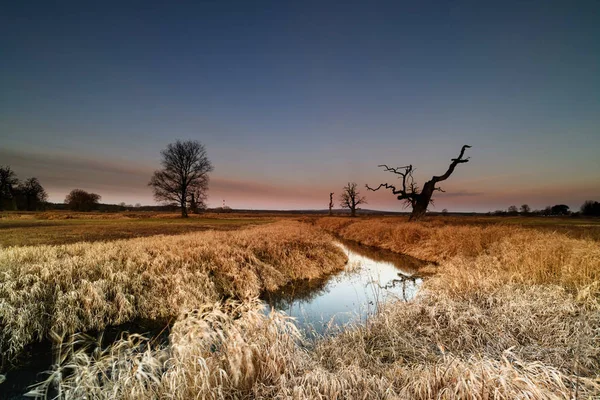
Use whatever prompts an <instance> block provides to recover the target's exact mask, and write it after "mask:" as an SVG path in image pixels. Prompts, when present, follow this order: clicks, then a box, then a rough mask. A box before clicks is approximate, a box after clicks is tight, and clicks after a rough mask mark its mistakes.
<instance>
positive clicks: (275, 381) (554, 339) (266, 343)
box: [55, 218, 600, 399]
mask: <svg viewBox="0 0 600 400" xmlns="http://www.w3.org/2000/svg"><path fill="white" fill-rule="evenodd" d="M316 224H317V225H318V226H321V227H323V228H326V229H327V230H329V231H330V232H335V233H337V234H339V235H340V236H342V237H344V238H347V239H352V240H356V241H360V242H362V243H365V244H369V245H374V246H378V247H382V248H387V249H391V250H394V251H397V252H403V253H407V254H411V255H413V256H417V257H420V258H426V259H429V260H436V261H438V263H439V264H438V265H437V266H434V265H430V266H429V267H427V269H429V270H430V271H435V272H436V275H435V276H433V277H431V278H428V279H427V280H426V281H425V284H424V286H423V289H422V290H421V292H420V294H419V295H418V296H417V298H416V299H415V300H413V301H412V302H409V303H395V304H387V305H386V306H384V307H383V308H382V309H381V312H380V313H379V314H378V315H377V316H375V317H374V318H372V319H370V320H369V321H368V323H367V324H366V325H364V326H356V327H354V328H353V329H348V330H346V331H345V332H343V333H341V334H339V335H337V336H335V337H330V338H323V339H321V340H319V341H317V342H315V343H312V344H309V346H306V345H307V343H304V342H302V339H301V338H299V337H298V334H297V332H296V331H295V330H294V328H293V326H291V325H290V321H288V320H287V319H286V318H284V317H283V316H282V315H280V314H271V315H268V316H267V315H264V314H262V313H261V312H260V311H259V310H258V308H257V307H258V305H257V304H255V303H253V302H251V301H246V302H244V303H241V304H240V303H236V304H231V303H230V304H225V305H219V304H215V303H214V302H213V303H210V305H205V306H203V307H199V306H196V307H194V308H196V311H193V312H188V313H182V314H180V315H179V319H178V322H177V324H176V326H175V327H174V330H173V333H172V334H171V337H170V344H169V345H168V346H166V347H164V348H160V349H153V348H150V347H148V345H147V341H144V340H142V339H140V338H139V337H137V336H132V337H130V338H128V339H126V340H123V341H119V342H116V343H114V344H112V345H111V346H109V347H108V348H106V349H105V350H104V351H97V352H95V353H90V352H82V351H79V352H75V353H74V354H72V355H71V356H70V357H68V358H67V359H66V360H65V361H63V362H61V360H58V361H59V362H57V367H56V369H55V371H56V372H57V373H56V374H55V376H56V377H58V372H61V371H63V369H62V368H61V366H63V367H66V366H69V368H72V370H73V371H74V373H73V374H72V375H70V376H65V375H62V377H61V378H60V379H57V381H58V382H60V385H61V386H60V387H61V390H62V391H63V392H62V394H63V397H64V398H83V397H87V398H124V399H146V398H154V399H163V398H174V399H186V398H192V397H193V398H207V399H237V398H240V399H244V398H281V399H283V398H285V399H289V398H293V399H315V398H316V399H348V398H369V399H370V398H379V399H407V398H410V399H431V398H436V399H464V398H474V399H515V398H520V399H573V398H579V399H584V398H598V397H599V396H600V376H599V371H600V248H599V247H598V244H597V243H596V242H594V241H591V240H581V239H573V238H569V237H567V236H565V235H562V234H558V233H553V232H540V231H537V230H530V229H524V228H520V227H512V226H473V225H470V226H455V225H447V224H438V223H428V222H426V223H419V224H398V223H397V222H396V223H391V222H390V220H386V219H368V220H362V219H358V220H351V219H349V218H324V219H321V220H318V221H317V222H316ZM254 229H255V230H258V229H266V227H265V228H254ZM298 229H299V230H301V228H300V227H298ZM278 232H279V231H278ZM264 233H267V231H264ZM269 234H272V233H269ZM280 234H281V232H280ZM237 240H238V242H237V243H240V245H241V246H248V244H246V242H245V241H244V240H239V239H237ZM248 241H249V242H253V243H254V239H252V240H250V239H248ZM263 241H264V243H263ZM258 243H259V244H257V245H255V246H256V247H254V246H252V245H250V246H248V247H249V248H252V249H256V248H261V249H264V253H265V254H270V255H273V256H276V257H285V254H282V253H281V250H280V252H279V253H278V250H277V249H276V248H274V249H271V247H270V245H269V244H272V245H273V246H279V245H280V244H279V242H278V241H277V240H271V238H269V239H268V240H267V239H264V238H263V239H261V240H258ZM305 243H306V246H307V248H304V249H302V250H303V251H309V248H311V246H312V244H310V243H309V242H308V241H306V242H305ZM301 247H302V246H301ZM253 252H254V253H257V250H253ZM182 254H185V252H183V253H182ZM298 257H301V256H300V255H298ZM308 258H310V259H312V256H311V257H308ZM232 262H233V263H234V264H235V263H242V264H243V263H244V261H243V260H239V259H238V260H234V261H232ZM251 265H253V264H251ZM295 265H300V264H295ZM230 268H232V270H235V267H234V266H233V265H232V266H231V267H230ZM279 269H280V270H281V269H282V268H279ZM283 270H287V268H284V269H283ZM268 275H269V276H272V275H275V274H270V273H269V274H268ZM289 275H290V276H292V275H294V273H290V274H289ZM217 281H219V280H218V279H217ZM224 281H227V282H232V283H231V285H232V286H227V285H226V286H225V287H228V288H230V289H229V290H232V291H233V292H235V291H236V290H238V289H236V288H237V286H236V285H235V281H234V280H230V279H229V278H228V277H226V278H225V279H224ZM250 286H252V285H250ZM244 287H245V286H244ZM65 363H66V364H65Z"/></svg>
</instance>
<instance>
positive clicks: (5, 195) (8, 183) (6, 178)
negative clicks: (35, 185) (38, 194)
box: [0, 166, 19, 210]
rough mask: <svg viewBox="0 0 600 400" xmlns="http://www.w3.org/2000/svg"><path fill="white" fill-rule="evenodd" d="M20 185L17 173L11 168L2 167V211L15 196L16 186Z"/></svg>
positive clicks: (0, 201)
mask: <svg viewBox="0 0 600 400" xmlns="http://www.w3.org/2000/svg"><path fill="white" fill-rule="evenodd" d="M18 183H19V180H18V179H17V176H16V175H15V172H14V171H13V170H12V169H10V167H9V166H0V210H4V204H5V203H6V201H7V200H11V199H12V198H13V196H14V190H15V186H16V185H17V184H18Z"/></svg>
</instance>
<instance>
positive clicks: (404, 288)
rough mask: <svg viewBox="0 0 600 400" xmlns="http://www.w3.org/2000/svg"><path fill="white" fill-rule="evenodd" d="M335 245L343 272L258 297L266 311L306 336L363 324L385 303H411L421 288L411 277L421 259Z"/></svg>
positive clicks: (414, 278)
mask: <svg viewBox="0 0 600 400" xmlns="http://www.w3.org/2000/svg"><path fill="white" fill-rule="evenodd" d="M338 245H339V246H340V247H341V248H342V249H343V250H344V252H345V253H346V254H347V255H348V264H347V265H346V268H345V269H344V271H342V272H340V273H338V274H336V275H332V276H329V277H327V278H325V279H321V280H312V281H299V282H294V283H293V284H292V285H289V286H286V287H283V288H282V289H280V290H278V291H276V292H271V293H268V294H266V295H265V296H264V300H265V302H266V303H267V304H268V305H269V306H270V307H274V308H275V309H278V310H282V311H285V312H286V313H287V314H288V315H291V316H293V317H295V318H296V320H297V324H298V326H299V327H300V328H302V329H303V330H304V331H305V333H307V334H311V333H317V334H324V333H326V331H328V329H332V328H336V327H342V326H343V325H344V324H346V323H348V322H351V321H363V320H365V318H366V317H367V316H368V315H369V314H372V313H373V312H375V311H376V310H377V306H378V305H379V304H381V303H383V302H385V301H388V300H394V299H399V300H403V301H408V300H410V299H412V298H413V297H414V296H415V294H416V292H417V290H418V288H419V286H420V285H421V282H422V279H421V278H420V277H419V276H418V275H417V274H416V273H417V270H418V268H419V267H421V266H423V265H424V262H423V261H421V260H418V259H415V258H412V257H409V256H404V255H399V254H396V253H392V252H390V251H386V250H381V249H376V248H371V247H366V246H361V245H358V244H356V243H353V242H347V241H343V242H339V243H338ZM334 330H335V329H334Z"/></svg>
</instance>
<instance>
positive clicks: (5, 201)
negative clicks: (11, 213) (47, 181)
mask: <svg viewBox="0 0 600 400" xmlns="http://www.w3.org/2000/svg"><path fill="white" fill-rule="evenodd" d="M46 200H48V194H47V193H46V191H45V190H44V188H43V187H42V185H41V184H40V182H39V181H38V179H37V178H28V179H26V180H24V181H19V179H18V178H17V175H16V174H15V172H14V171H13V170H12V169H11V168H10V167H9V166H0V210H27V211H36V210H41V209H43V208H44V206H45V204H46Z"/></svg>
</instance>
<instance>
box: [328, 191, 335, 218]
mask: <svg viewBox="0 0 600 400" xmlns="http://www.w3.org/2000/svg"><path fill="white" fill-rule="evenodd" d="M333 195H334V193H333V192H331V193H329V215H332V214H333Z"/></svg>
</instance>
